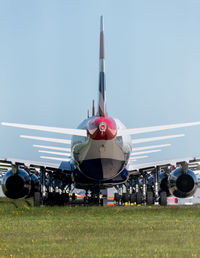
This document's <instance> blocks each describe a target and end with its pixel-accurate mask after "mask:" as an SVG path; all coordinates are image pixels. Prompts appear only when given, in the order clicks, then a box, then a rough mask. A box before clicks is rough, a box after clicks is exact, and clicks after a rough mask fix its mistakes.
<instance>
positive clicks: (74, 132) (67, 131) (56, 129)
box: [1, 122, 87, 136]
mask: <svg viewBox="0 0 200 258" xmlns="http://www.w3.org/2000/svg"><path fill="white" fill-rule="evenodd" d="M1 124H2V125H4V126H11V127H17V128H24V129H31V130H37V131H44V132H52V133H61V134H69V135H78V136H87V130H84V129H70V128H60V127H51V126H41V125H27V124H16V123H6V122H2V123H1Z"/></svg>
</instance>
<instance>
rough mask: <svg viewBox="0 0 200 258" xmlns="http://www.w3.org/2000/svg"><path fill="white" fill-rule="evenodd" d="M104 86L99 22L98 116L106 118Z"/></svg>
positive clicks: (102, 23) (102, 25)
mask: <svg viewBox="0 0 200 258" xmlns="http://www.w3.org/2000/svg"><path fill="white" fill-rule="evenodd" d="M105 90H106V85H105V59H104V22H103V16H101V21H100V53H99V92H98V94H99V103H98V115H99V116H106V93H105Z"/></svg>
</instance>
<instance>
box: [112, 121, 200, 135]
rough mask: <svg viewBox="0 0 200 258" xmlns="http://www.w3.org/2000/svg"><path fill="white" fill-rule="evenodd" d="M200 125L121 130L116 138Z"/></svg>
mask: <svg viewBox="0 0 200 258" xmlns="http://www.w3.org/2000/svg"><path fill="white" fill-rule="evenodd" d="M195 125H200V122H193V123H182V124H172V125H159V126H151V127H142V128H133V129H123V130H119V131H118V132H117V136H123V135H127V134H128V135H132V134H140V133H150V132H158V131H163V130H169V129H176V128H183V127H190V126H195Z"/></svg>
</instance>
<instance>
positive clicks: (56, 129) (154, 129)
mask: <svg viewBox="0 0 200 258" xmlns="http://www.w3.org/2000/svg"><path fill="white" fill-rule="evenodd" d="M1 124H2V125H4V126H11V127H17V128H24V129H31V130H38V131H45V132H53V133H61V134H68V135H78V136H87V130H86V129H70V128H60V127H51V126H41V125H28V124H17V123H7V122H2V123H1ZM195 125H200V121H197V122H192V123H179V124H171V125H159V126H151V127H142V128H132V129H122V130H118V132H117V136H123V135H134V134H141V133H149V132H157V131H163V130H169V129H176V128H183V127H190V126H195Z"/></svg>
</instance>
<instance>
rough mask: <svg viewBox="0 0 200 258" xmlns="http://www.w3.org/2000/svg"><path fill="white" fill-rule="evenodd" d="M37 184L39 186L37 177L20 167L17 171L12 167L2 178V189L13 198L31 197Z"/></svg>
mask: <svg viewBox="0 0 200 258" xmlns="http://www.w3.org/2000/svg"><path fill="white" fill-rule="evenodd" d="M37 186H38V187H39V182H38V179H37V177H36V176H35V175H33V174H30V175H29V174H28V173H27V172H26V171H25V170H23V169H19V168H18V169H17V172H16V173H14V172H13V170H12V169H10V170H9V171H8V172H7V173H6V174H5V175H4V177H3V178H2V190H3V192H4V194H5V195H6V196H7V197H8V198H12V199H18V198H23V197H30V196H31V195H32V193H33V191H34V189H35V188H37Z"/></svg>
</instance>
